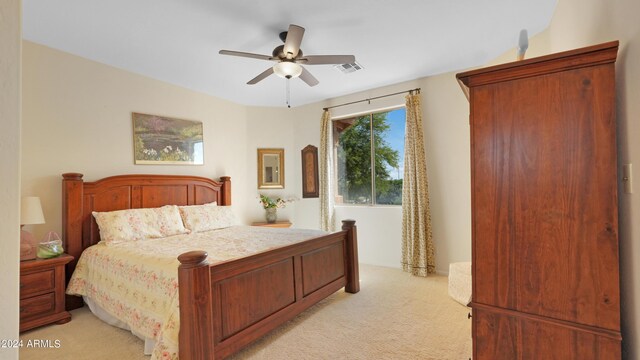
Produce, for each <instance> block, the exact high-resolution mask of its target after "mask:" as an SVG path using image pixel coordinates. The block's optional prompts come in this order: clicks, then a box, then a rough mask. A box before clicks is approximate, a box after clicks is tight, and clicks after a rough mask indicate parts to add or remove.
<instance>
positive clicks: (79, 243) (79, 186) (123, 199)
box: [62, 173, 231, 309]
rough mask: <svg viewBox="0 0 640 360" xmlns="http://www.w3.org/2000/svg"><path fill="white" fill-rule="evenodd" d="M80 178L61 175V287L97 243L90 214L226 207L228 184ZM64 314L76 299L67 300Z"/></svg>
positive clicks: (179, 178) (171, 178)
mask: <svg viewBox="0 0 640 360" xmlns="http://www.w3.org/2000/svg"><path fill="white" fill-rule="evenodd" d="M82 177H83V174H80V173H65V174H62V178H63V180H62V238H63V241H64V244H63V246H64V248H65V250H66V252H67V253H68V254H69V255H72V256H73V257H74V260H73V261H71V262H70V263H68V264H67V269H66V270H67V271H66V277H67V282H68V280H69V279H70V277H71V274H72V273H73V270H74V269H75V267H76V264H77V262H78V259H79V258H80V254H82V252H83V251H84V249H86V248H87V247H89V246H91V245H93V244H96V243H98V242H99V241H100V235H99V231H98V227H97V224H96V222H95V219H94V218H93V216H92V214H91V213H92V212H93V211H115V210H125V209H137V208H145V207H159V206H163V205H201V204H205V203H209V202H212V201H216V202H217V203H218V205H231V178H230V177H229V176H223V177H221V178H220V181H215V180H212V179H208V178H205V177H199V176H189V175H118V176H111V177H107V178H104V179H100V180H97V181H94V182H85V181H84V180H83V179H82ZM67 305H68V306H67V309H75V308H77V307H80V306H82V299H80V298H78V297H71V298H69V297H68V298H67Z"/></svg>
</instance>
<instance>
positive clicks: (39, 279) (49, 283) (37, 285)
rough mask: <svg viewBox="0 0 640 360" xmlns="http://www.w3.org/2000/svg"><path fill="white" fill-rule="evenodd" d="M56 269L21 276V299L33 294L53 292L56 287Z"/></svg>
mask: <svg viewBox="0 0 640 360" xmlns="http://www.w3.org/2000/svg"><path fill="white" fill-rule="evenodd" d="M55 280H56V273H55V269H48V270H44V271H39V272H36V273H32V274H26V275H22V276H20V298H21V299H24V298H26V297H29V296H30V295H33V294H38V293H42V292H46V291H53V290H54V288H55V286H56V282H55Z"/></svg>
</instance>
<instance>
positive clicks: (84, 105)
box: [22, 41, 254, 239]
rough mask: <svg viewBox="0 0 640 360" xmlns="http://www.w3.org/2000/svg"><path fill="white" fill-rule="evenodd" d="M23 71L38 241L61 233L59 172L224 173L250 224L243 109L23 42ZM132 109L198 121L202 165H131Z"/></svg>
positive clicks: (25, 149)
mask: <svg viewBox="0 0 640 360" xmlns="http://www.w3.org/2000/svg"><path fill="white" fill-rule="evenodd" d="M23 70H24V75H23V143H22V194H23V195H25V196H26V195H33V196H40V198H41V200H42V206H43V210H44V216H45V220H46V224H44V225H37V226H33V227H32V228H33V230H34V234H35V235H36V238H38V239H39V238H40V237H42V236H43V235H44V234H45V233H46V232H47V231H48V230H54V231H57V232H60V231H61V176H60V175H61V174H62V173H64V172H80V173H83V174H85V176H84V179H85V180H87V181H92V180H97V179H100V178H102V177H105V176H111V175H116V174H129V173H149V174H151V173H156V174H192V175H200V176H206V177H219V176H223V175H228V176H231V179H232V182H233V189H234V193H233V202H234V205H236V206H235V207H234V208H235V210H236V212H237V215H238V216H239V217H240V218H241V220H242V221H243V222H245V221H247V219H246V215H245V214H246V211H245V209H246V206H247V198H248V196H250V195H248V193H247V191H246V189H247V186H248V184H249V183H250V180H249V179H253V177H252V176H251V177H248V174H247V166H246V164H245V159H247V156H248V152H249V150H248V149H247V146H246V144H247V117H246V112H247V109H246V107H244V106H240V105H237V104H234V103H231V102H227V101H224V100H221V99H219V98H215V97H212V96H208V95H204V94H201V93H197V92H194V91H190V90H187V89H184V88H181V87H178V86H174V85H170V84H167V83H164V82H161V81H157V80H153V79H150V78H146V77H144V76H140V75H136V74H132V73H130V72H126V71H123V70H119V69H116V68H113V67H110V66H106V65H104V64H99V63H96V62H93V61H89V60H87V59H84V58H80V57H77V56H74V55H70V54H68V53H64V52H61V51H58V50H54V49H51V48H48V47H45V46H42V45H38V44H34V43H31V42H28V41H24V59H23ZM131 112H141V113H148V114H157V115H165V116H171V117H177V118H182V119H188V120H198V121H202V122H203V129H204V146H205V152H204V161H205V165H204V166H190V165H162V166H157V165H156V166H154V165H134V164H133V140H132V120H131ZM250 174H251V175H253V170H252V171H251V173H250ZM251 196H254V195H251Z"/></svg>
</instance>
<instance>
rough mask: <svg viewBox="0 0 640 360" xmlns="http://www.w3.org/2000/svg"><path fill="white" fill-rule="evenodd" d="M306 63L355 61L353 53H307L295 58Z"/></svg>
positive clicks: (349, 62) (346, 62)
mask: <svg viewBox="0 0 640 360" xmlns="http://www.w3.org/2000/svg"><path fill="white" fill-rule="evenodd" d="M296 61H298V62H301V63H303V64H306V65H323V64H351V63H354V62H356V57H355V56H353V55H308V56H305V57H303V58H300V59H298V60H296Z"/></svg>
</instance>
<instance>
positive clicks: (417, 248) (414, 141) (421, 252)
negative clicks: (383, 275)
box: [402, 90, 435, 276]
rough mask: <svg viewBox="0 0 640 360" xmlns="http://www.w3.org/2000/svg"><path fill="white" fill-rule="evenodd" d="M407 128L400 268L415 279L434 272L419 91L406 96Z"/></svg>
mask: <svg viewBox="0 0 640 360" xmlns="http://www.w3.org/2000/svg"><path fill="white" fill-rule="evenodd" d="M406 106H407V125H406V133H405V138H404V149H405V150H404V180H403V183H402V269H403V270H404V271H406V272H409V273H411V274H412V275H416V276H427V274H432V273H435V260H434V249H433V240H432V238H431V212H430V210H429V186H428V184H427V161H426V158H425V152H424V140H423V135H422V105H421V104H420V91H419V90H418V91H417V92H416V93H414V92H413V91H411V92H410V93H409V95H407V97H406Z"/></svg>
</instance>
